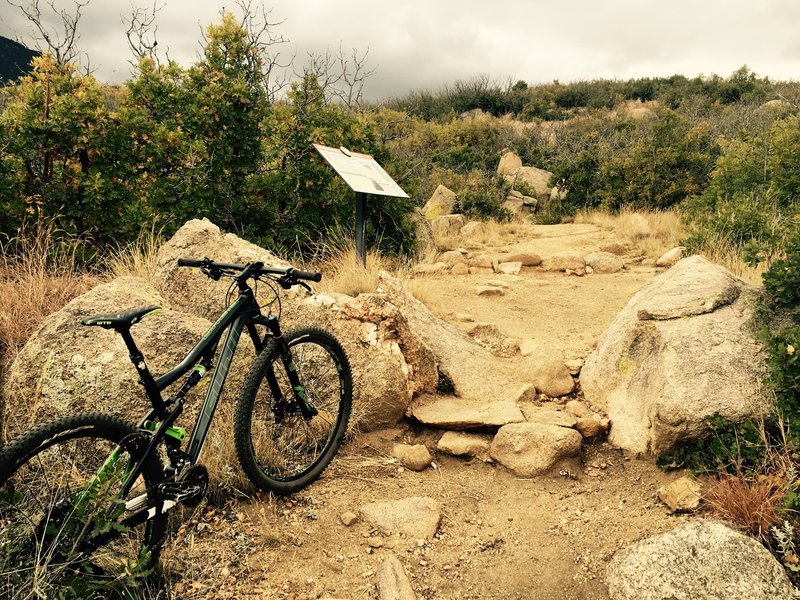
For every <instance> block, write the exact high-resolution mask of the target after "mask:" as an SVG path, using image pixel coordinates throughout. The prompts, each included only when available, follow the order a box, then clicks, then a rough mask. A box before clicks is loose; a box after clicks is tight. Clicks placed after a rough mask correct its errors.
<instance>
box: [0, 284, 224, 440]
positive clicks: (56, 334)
mask: <svg viewBox="0 0 800 600" xmlns="http://www.w3.org/2000/svg"><path fill="white" fill-rule="evenodd" d="M147 305H159V306H161V307H163V308H164V309H165V310H162V311H161V312H158V313H155V314H153V315H152V316H148V317H146V318H145V319H144V320H142V321H141V322H140V323H138V324H136V325H135V326H134V327H133V328H132V330H131V333H132V335H133V338H134V340H135V341H136V343H137V345H138V347H139V349H140V350H142V352H143V353H144V356H145V360H146V361H147V364H148V366H149V367H150V370H151V372H152V373H154V374H163V373H164V372H166V371H167V370H168V369H169V368H171V367H173V366H175V365H176V364H178V363H179V362H180V361H181V360H182V359H183V358H184V356H185V355H186V353H187V352H188V351H189V349H190V348H191V347H192V346H193V345H194V344H196V343H197V342H198V341H199V340H200V337H201V336H202V334H203V333H204V332H205V331H206V329H207V328H208V327H209V326H210V325H211V323H210V322H209V321H207V320H206V319H204V318H202V317H198V316H195V315H190V314H185V313H181V312H176V311H172V310H166V309H168V308H169V307H170V303H169V302H168V301H167V300H166V299H165V298H164V297H163V296H162V295H161V294H160V293H159V292H158V291H157V290H156V289H155V288H154V287H153V286H152V285H150V284H149V283H148V282H147V281H146V280H144V279H140V278H136V277H122V278H119V279H116V280H114V281H111V282H109V283H104V284H101V285H98V286H96V287H95V288H93V289H92V290H90V291H88V292H86V293H85V294H82V295H81V296H78V297H77V298H75V299H73V300H72V301H71V302H70V303H69V304H67V305H66V306H64V307H63V308H62V309H61V310H59V311H58V312H55V313H53V314H51V315H49V316H47V317H46V318H45V319H44V321H42V324H41V325H40V326H39V328H38V329H37V330H36V331H35V332H34V333H33V335H32V336H31V337H30V339H29V340H28V342H27V344H25V346H24V347H23V349H22V350H21V351H20V352H19V354H17V356H16V358H15V359H14V362H13V363H12V364H11V367H10V368H9V372H8V378H7V381H6V384H5V388H4V396H5V397H6V398H7V399H8V400H7V403H6V406H5V415H4V420H5V422H6V423H7V425H8V429H9V431H10V432H11V434H12V435H13V434H15V433H17V432H19V431H20V430H22V429H26V428H28V427H29V426H30V425H31V424H32V423H34V422H40V421H43V420H45V419H49V418H52V417H55V416H61V415H66V414H72V413H75V412H78V411H85V410H92V411H102V412H109V413H113V414H116V415H120V416H122V417H124V418H126V419H127V420H129V421H130V420H138V419H139V418H140V417H141V416H142V415H143V414H144V412H145V410H146V409H147V408H148V407H149V406H150V404H149V402H148V401H147V398H146V396H145V395H144V391H143V389H142V387H141V386H140V385H138V384H137V383H136V380H137V378H138V377H137V373H136V369H135V368H134V367H133V365H132V364H131V362H130V359H129V357H128V350H127V348H126V347H125V344H124V343H123V341H122V338H121V337H120V336H119V334H117V333H115V332H114V331H112V330H106V329H102V328H100V327H86V326H84V325H81V323H80V322H81V319H83V318H85V317H88V316H91V315H94V314H102V313H111V312H119V311H122V310H126V309H130V308H137V307H141V306H147ZM198 404H199V402H198V403H195V406H197V405H198Z"/></svg>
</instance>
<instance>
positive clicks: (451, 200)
mask: <svg viewBox="0 0 800 600" xmlns="http://www.w3.org/2000/svg"><path fill="white" fill-rule="evenodd" d="M455 206H456V193H455V192H454V191H453V190H451V189H449V188H446V187H445V186H443V185H440V186H438V187H437V188H436V189H435V190H434V192H433V195H432V196H431V197H430V199H429V200H428V202H426V203H425V206H423V207H422V213H423V214H424V215H425V218H426V219H428V221H433V220H434V219H436V218H438V217H441V216H442V215H450V214H452V213H453V209H454V208H455Z"/></svg>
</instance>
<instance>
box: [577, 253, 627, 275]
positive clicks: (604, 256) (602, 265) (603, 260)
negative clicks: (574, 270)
mask: <svg viewBox="0 0 800 600" xmlns="http://www.w3.org/2000/svg"><path fill="white" fill-rule="evenodd" d="M584 260H585V261H586V266H587V267H591V268H592V269H593V270H594V272H595V273H618V272H619V271H621V270H622V269H623V268H625V264H624V263H623V262H622V259H621V258H620V257H619V256H617V255H616V254H611V253H610V252H592V253H591V254H589V255H588V256H587V257H586V258H585V259H584Z"/></svg>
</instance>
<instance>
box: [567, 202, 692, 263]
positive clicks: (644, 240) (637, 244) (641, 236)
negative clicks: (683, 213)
mask: <svg viewBox="0 0 800 600" xmlns="http://www.w3.org/2000/svg"><path fill="white" fill-rule="evenodd" d="M575 223H590V224H592V225H597V226H598V227H602V228H603V229H608V230H611V231H613V232H614V234H615V235H616V236H617V237H618V238H619V240H620V241H621V242H622V243H625V244H627V245H629V246H630V247H631V249H633V250H634V251H636V252H638V253H640V254H643V255H644V256H648V257H652V258H658V257H659V256H661V254H663V253H664V252H666V251H667V250H669V249H670V248H673V247H675V246H677V245H678V244H679V243H680V240H681V239H682V238H683V235H684V230H683V225H682V224H681V220H680V218H679V217H678V215H677V214H676V213H675V212H673V211H632V210H622V211H620V212H619V213H609V212H603V211H580V212H578V214H576V215H575Z"/></svg>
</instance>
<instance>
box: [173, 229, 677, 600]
mask: <svg viewBox="0 0 800 600" xmlns="http://www.w3.org/2000/svg"><path fill="white" fill-rule="evenodd" d="M536 236H537V237H535V238H531V239H526V240H519V239H518V240H515V241H514V242H513V243H512V244H508V245H505V246H498V247H495V248H492V247H488V248H487V249H486V250H487V251H497V252H500V251H503V250H507V251H512V252H518V251H533V252H537V253H539V254H541V255H543V256H547V255H550V254H553V253H556V252H563V251H577V252H580V253H582V254H586V253H588V252H591V251H594V250H597V249H598V248H599V247H600V245H602V244H603V243H607V242H609V241H613V240H610V239H609V235H608V233H606V232H604V231H602V230H600V229H598V228H597V227H594V226H591V225H566V226H565V225H561V226H551V227H537V229H536ZM654 274H655V271H654V270H653V269H648V268H644V267H638V266H637V267H632V268H629V269H627V270H626V271H624V272H622V273H619V274H615V275H588V276H585V277H574V276H567V275H564V274H561V273H544V272H541V271H531V272H526V273H523V274H521V275H519V276H509V275H506V276H499V275H492V276H461V277H458V276H451V275H443V276H436V277H434V278H432V282H433V283H434V285H435V289H436V293H435V294H434V298H433V299H432V301H431V302H430V303H429V306H430V308H431V309H432V311H433V312H434V313H435V314H437V315H438V316H440V317H441V318H443V319H445V320H447V321H449V322H451V323H452V324H454V325H455V326H457V327H458V328H460V329H462V330H466V329H468V328H469V327H470V326H471V325H472V324H474V322H489V323H494V324H496V325H497V326H498V327H499V328H500V330H501V331H502V332H503V333H504V334H505V335H507V336H511V337H518V338H522V339H527V338H529V339H534V340H539V341H542V340H546V341H547V342H548V343H550V344H551V345H554V346H556V347H558V348H560V349H561V350H562V351H563V352H564V354H565V356H566V357H567V358H582V357H584V356H585V355H586V354H587V353H588V352H589V351H590V349H591V347H592V345H593V344H594V343H595V341H596V340H597V338H598V337H599V335H600V334H601V333H602V331H603V330H604V329H605V328H606V327H607V326H608V324H609V323H610V321H611V320H612V318H613V317H614V315H616V313H617V312H618V311H619V310H620V309H621V308H622V306H623V305H624V304H625V303H626V302H627V301H628V299H629V298H630V297H631V296H632V295H633V294H634V293H635V292H636V291H637V290H638V289H639V288H640V287H641V286H642V285H643V284H644V283H646V282H647V281H649V280H650V279H651V278H652V277H653V276H654ZM497 280H499V281H502V282H503V283H504V284H505V285H507V286H508V292H507V294H506V295H505V296H503V297H500V298H497V297H493V298H484V297H479V296H477V295H476V293H475V288H476V286H478V285H481V284H483V283H486V282H491V281H497ZM465 315H468V316H469V317H470V318H472V319H473V322H469V321H465V320H464V316H465ZM440 435H441V433H440V432H438V431H435V430H426V429H423V428H420V427H418V426H415V425H413V424H410V423H409V424H406V425H404V426H403V427H401V428H398V429H394V430H388V431H382V432H374V433H370V434H362V435H360V436H358V437H357V438H356V439H355V440H353V441H351V442H350V443H349V444H348V445H347V446H346V447H345V448H344V451H343V453H342V456H341V457H340V458H339V459H337V461H335V463H334V464H333V466H332V467H331V468H330V469H329V470H328V472H326V474H325V475H324V476H323V478H322V479H321V480H320V481H319V482H317V483H316V484H314V485H313V486H311V487H310V488H309V489H308V490H307V491H305V492H303V493H301V494H298V495H296V496H295V497H293V498H291V499H289V500H284V499H280V500H278V499H269V498H262V499H261V501H255V502H249V503H243V504H236V503H233V504H230V505H229V506H227V507H225V508H223V509H216V510H211V509H205V512H200V513H198V514H197V515H196V517H195V519H194V520H192V519H190V520H188V521H187V522H186V524H185V525H184V527H183V532H182V533H181V535H180V536H176V541H175V543H174V544H173V546H172V548H171V549H170V550H169V551H168V552H167V554H166V555H165V558H166V559H167V563H166V564H167V569H168V572H169V571H171V572H172V573H173V574H174V575H173V577H174V578H175V579H174V581H173V584H172V585H173V589H174V590H176V591H177V592H179V596H180V597H188V598H192V597H197V598H200V597H203V598H207V597H219V598H234V597H235V598H249V597H252V598H292V599H295V600H299V599H301V598H308V599H310V598H328V599H329V600H330V599H335V598H338V599H344V598H375V597H376V596H375V592H374V585H373V584H374V581H375V574H376V572H377V571H378V570H379V569H380V566H381V564H382V560H383V557H384V556H385V555H387V554H388V553H394V554H395V555H397V556H398V557H399V559H400V561H401V562H402V563H403V565H404V567H405V569H406V570H407V572H408V573H409V575H410V576H411V579H412V582H413V585H414V588H415V591H416V593H417V596H418V598H425V599H434V598H442V599H490V598H530V599H536V600H549V599H553V600H556V599H563V600H568V599H575V600H578V599H587V600H589V599H591V600H594V599H598V600H599V599H605V598H607V597H608V596H607V592H606V589H605V585H604V584H603V574H604V570H605V565H606V563H607V562H608V560H609V559H610V557H611V556H612V555H613V553H614V552H615V551H616V550H618V549H619V548H621V547H622V546H624V545H626V544H628V543H630V542H631V541H633V540H637V539H639V538H641V537H644V536H646V535H648V534H652V533H655V532H659V531H664V530H667V529H671V528H673V527H675V526H676V525H677V524H678V521H679V520H680V519H682V517H675V516H671V515H669V514H668V512H667V510H666V508H665V507H664V506H662V505H661V504H660V503H659V502H658V500H657V499H655V496H654V495H655V492H656V490H657V489H658V487H660V486H661V485H663V484H664V483H665V482H667V481H669V480H672V479H674V478H676V477H677V476H678V475H677V474H664V473H662V472H661V471H659V470H658V469H657V468H656V467H655V466H654V465H653V463H652V461H647V460H638V459H635V458H630V457H626V456H623V454H622V453H621V452H620V451H618V450H615V449H612V448H609V447H608V446H607V445H606V444H604V443H595V444H586V445H585V447H584V450H583V455H582V462H583V468H582V470H581V471H580V472H579V473H576V474H573V476H572V477H571V476H566V477H565V476H560V475H558V474H556V475H554V476H551V477H543V478H536V479H531V480H527V479H518V478H516V477H514V476H513V475H512V474H510V473H509V472H508V471H506V470H505V469H503V468H502V467H498V466H496V465H493V464H489V463H482V462H479V461H473V462H466V461H463V460H460V459H456V458H452V457H448V456H437V457H436V464H437V466H438V468H437V469H428V470H426V471H424V472H422V473H413V472H409V471H404V470H402V469H399V466H398V465H397V463H396V462H395V461H394V460H393V459H391V458H390V457H391V449H392V446H393V445H394V444H395V443H397V442H399V441H403V442H406V443H426V444H427V445H428V447H429V448H431V449H434V448H435V443H436V440H437V439H438V437H439V436H440ZM415 495H426V496H431V497H433V498H434V499H435V500H436V501H437V502H438V503H439V504H440V506H441V510H442V514H443V521H442V524H441V527H440V529H439V533H438V534H437V536H436V538H435V539H433V540H431V541H429V542H425V543H422V542H420V541H418V540H410V539H405V538H400V537H398V536H397V535H389V536H387V535H383V534H380V533H379V532H375V531H373V530H371V529H370V527H369V526H368V525H367V524H365V523H361V522H358V523H356V524H354V525H352V526H350V527H346V526H344V525H343V524H342V523H341V522H340V520H339V516H340V515H341V514H342V513H344V512H346V511H353V512H357V510H358V507H359V506H361V505H363V504H365V503H367V502H372V501H375V500H381V499H397V498H404V497H408V496H415ZM179 573H180V575H178V574H179Z"/></svg>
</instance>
